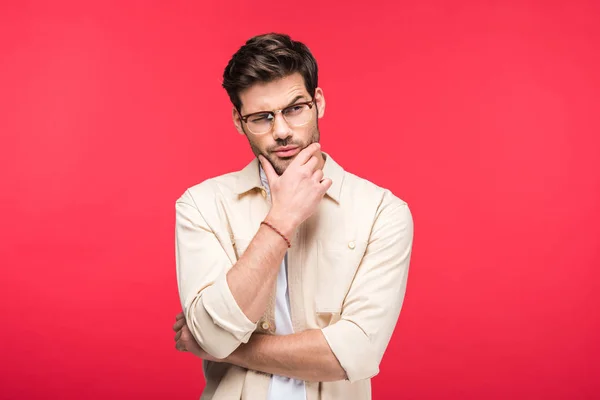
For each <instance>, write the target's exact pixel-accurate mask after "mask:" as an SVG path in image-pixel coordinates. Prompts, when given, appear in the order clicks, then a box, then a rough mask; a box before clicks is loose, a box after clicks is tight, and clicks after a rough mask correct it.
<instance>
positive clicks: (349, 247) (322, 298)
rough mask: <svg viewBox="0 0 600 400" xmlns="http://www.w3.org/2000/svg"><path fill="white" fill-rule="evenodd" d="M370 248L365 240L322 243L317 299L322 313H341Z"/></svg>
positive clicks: (318, 267) (318, 264) (318, 251)
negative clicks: (357, 272)
mask: <svg viewBox="0 0 600 400" xmlns="http://www.w3.org/2000/svg"><path fill="white" fill-rule="evenodd" d="M366 248H367V243H366V242H364V241H350V240H349V241H340V240H334V241H331V240H318V242H317V292H316V297H315V310H316V312H317V313H318V314H323V313H332V314H341V312H342V305H343V303H344V299H345V298H346V295H347V294H348V291H349V290H350V285H351V284H352V281H353V280H354V276H355V275H356V271H357V269H358V267H359V265H360V262H361V260H362V258H363V255H364V253H365V250H366Z"/></svg>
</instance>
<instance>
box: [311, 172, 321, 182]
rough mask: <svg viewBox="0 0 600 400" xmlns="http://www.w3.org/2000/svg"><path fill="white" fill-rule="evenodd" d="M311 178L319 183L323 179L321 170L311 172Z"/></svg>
mask: <svg viewBox="0 0 600 400" xmlns="http://www.w3.org/2000/svg"><path fill="white" fill-rule="evenodd" d="M312 180H313V181H315V182H316V183H321V181H322V180H323V170H322V169H318V170H316V171H315V172H313V174H312Z"/></svg>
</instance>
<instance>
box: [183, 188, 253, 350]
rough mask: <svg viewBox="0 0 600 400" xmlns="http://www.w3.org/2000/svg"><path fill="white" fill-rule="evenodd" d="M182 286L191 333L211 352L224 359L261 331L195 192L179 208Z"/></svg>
mask: <svg viewBox="0 0 600 400" xmlns="http://www.w3.org/2000/svg"><path fill="white" fill-rule="evenodd" d="M175 211H176V220H175V256H176V270H177V285H178V288H179V296H180V300H181V305H182V308H183V312H184V314H185V318H186V321H187V325H188V327H189V329H190V332H191V333H192V335H193V336H194V338H195V339H196V341H197V342H198V344H199V345H200V347H202V349H204V350H205V351H206V352H207V353H209V354H210V355H212V356H213V357H216V358H219V359H223V358H225V357H227V356H229V355H230V354H231V353H232V352H233V351H234V350H235V349H236V348H237V347H238V346H239V345H240V344H242V343H246V342H247V341H248V339H249V338H250V335H251V334H252V332H254V330H255V329H256V323H253V322H252V321H250V320H249V319H248V318H247V317H246V315H245V314H244V313H243V311H242V310H241V309H240V307H239V306H238V304H237V303H236V301H235V299H234V297H233V295H232V293H231V290H230V289H229V286H228V284H227V280H226V273H227V271H228V270H229V269H230V268H231V266H232V263H231V261H230V260H229V258H228V257H227V254H226V253H225V250H224V249H223V248H222V246H221V244H220V242H219V241H218V239H217V237H216V236H215V234H214V233H213V232H212V230H211V229H210V228H209V226H208V225H207V223H206V221H205V219H204V218H203V216H202V214H201V212H200V210H199V209H198V208H197V206H196V204H195V202H194V199H193V198H192V196H191V194H190V193H189V191H186V192H185V193H184V194H183V195H182V196H181V197H180V198H179V199H178V200H177V202H176V204H175Z"/></svg>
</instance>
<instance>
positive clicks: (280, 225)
mask: <svg viewBox="0 0 600 400" xmlns="http://www.w3.org/2000/svg"><path fill="white" fill-rule="evenodd" d="M265 222H268V223H269V224H271V225H273V227H275V228H276V229H277V230H278V231H279V232H281V233H282V234H283V235H284V236H285V237H286V238H287V239H288V240H292V236H294V232H296V229H297V228H298V224H297V223H296V222H295V221H294V220H293V219H292V218H289V217H283V216H282V215H281V214H277V213H274V212H269V214H267V216H266V217H265Z"/></svg>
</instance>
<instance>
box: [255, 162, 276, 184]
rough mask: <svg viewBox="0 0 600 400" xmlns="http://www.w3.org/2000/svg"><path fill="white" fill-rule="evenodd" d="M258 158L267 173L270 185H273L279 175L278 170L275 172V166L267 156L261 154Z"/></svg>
mask: <svg viewBox="0 0 600 400" xmlns="http://www.w3.org/2000/svg"><path fill="white" fill-rule="evenodd" d="M258 160H259V161H260V165H262V167H263V170H264V171H265V175H267V181H268V182H269V185H271V183H273V182H274V181H275V180H276V179H277V177H278V176H279V175H277V172H275V169H274V168H273V166H272V165H271V163H270V162H269V160H267V159H266V158H265V157H263V156H262V155H259V156H258Z"/></svg>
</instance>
